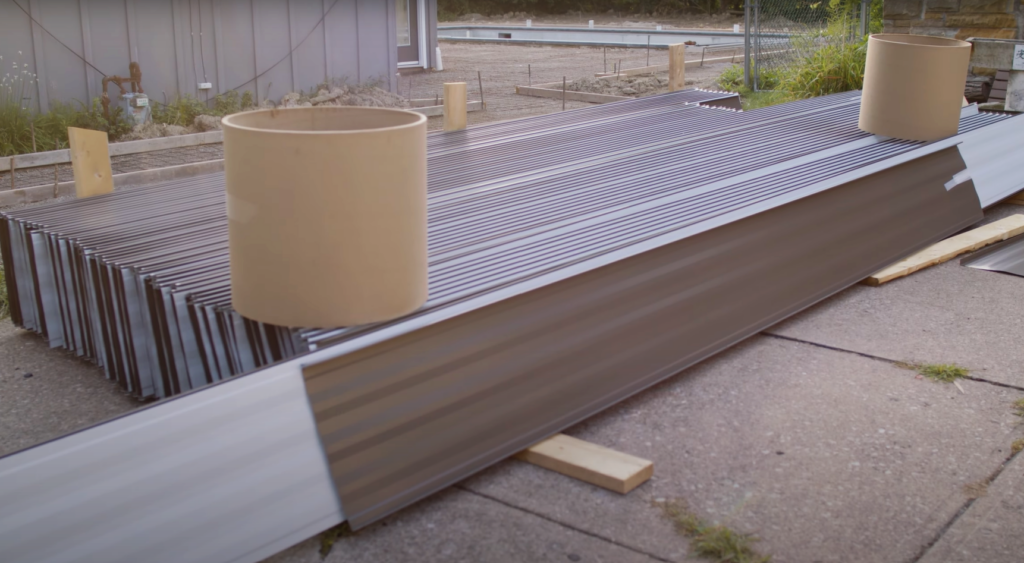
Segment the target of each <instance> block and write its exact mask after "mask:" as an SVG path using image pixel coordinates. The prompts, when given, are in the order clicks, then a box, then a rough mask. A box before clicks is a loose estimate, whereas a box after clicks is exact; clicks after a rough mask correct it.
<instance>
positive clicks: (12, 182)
mask: <svg viewBox="0 0 1024 563" xmlns="http://www.w3.org/2000/svg"><path fill="white" fill-rule="evenodd" d="M562 103H565V102H562ZM11 189H12V190H13V189H14V157H13V156H12V157H11Z"/></svg>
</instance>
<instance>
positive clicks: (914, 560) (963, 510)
mask: <svg viewBox="0 0 1024 563" xmlns="http://www.w3.org/2000/svg"><path fill="white" fill-rule="evenodd" d="M761 334H763V335H764V336H768V337H771V338H778V339H779V340H788V341H790V342H796V343H798V344H806V345H808V346H815V347H817V348H824V349H826V350H832V351H834V352H841V353H846V354H854V355H857V356H861V357H864V358H869V359H872V360H876V361H879V362H887V363H890V364H898V363H903V362H900V361H899V360H893V359H890V358H883V357H881V356H875V355H873V354H866V353H864V352H857V351H854V350H846V349H844V348H838V347H836V346H829V345H827V344H819V343H817V342H810V341H807V340H801V339H799V338H793V337H791V336H783V335H781V334H772V333H770V332H762V333H761ZM964 379H970V380H971V381H977V382H978V383H987V384H989V385H995V386H997V387H1005V388H1007V389H1014V390H1016V391H1024V388H1021V387H1017V386H1015V385H1008V384H1006V383H1000V382H998V381H990V380H988V379H983V378H981V377H974V376H967V377H965V378H964ZM1018 455H1020V452H1018V453H1011V454H1010V455H1009V456H1008V457H1007V458H1006V459H1005V460H1003V462H1002V463H1000V464H999V466H998V467H996V469H995V470H994V471H993V472H992V473H990V474H989V476H988V478H986V479H985V483H992V482H994V481H995V480H996V479H997V478H999V475H1000V474H1002V472H1003V470H1005V469H1006V466H1008V465H1009V464H1010V462H1011V461H1013V458H1014V457H1016V456H1018ZM978 498H981V497H977V498H968V499H967V500H966V501H964V503H963V505H962V506H961V507H960V509H959V510H957V511H956V513H955V514H954V515H953V517H952V518H950V519H949V521H948V522H946V523H945V524H944V525H943V526H942V527H941V528H939V531H938V532H937V533H936V534H935V536H934V537H933V538H932V539H931V541H929V542H928V543H926V544H925V545H924V546H922V547H921V550H920V551H919V552H918V553H917V555H915V556H914V557H912V558H910V559H909V560H908V561H907V563H917V562H918V561H920V560H921V559H922V558H924V556H925V555H927V554H928V552H929V551H930V550H931V549H932V548H933V547H935V544H937V543H939V540H941V539H942V536H944V535H946V532H948V531H949V529H950V528H952V527H953V525H954V524H956V522H957V520H959V519H960V517H961V516H963V515H964V514H966V513H967V511H968V510H970V508H971V506H972V505H974V503H975V501H977V500H978Z"/></svg>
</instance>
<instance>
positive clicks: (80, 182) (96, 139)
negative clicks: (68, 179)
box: [68, 127, 114, 198]
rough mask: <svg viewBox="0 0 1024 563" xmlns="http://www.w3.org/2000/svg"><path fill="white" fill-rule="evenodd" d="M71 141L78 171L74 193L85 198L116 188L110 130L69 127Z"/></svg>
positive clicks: (74, 169)
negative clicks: (109, 139) (108, 132)
mask: <svg viewBox="0 0 1024 563" xmlns="http://www.w3.org/2000/svg"><path fill="white" fill-rule="evenodd" d="M68 145H69V150H70V151H71V169H72V172H74V175H75V195H76V196H78V197H79V198H82V197H90V196H94V195H100V194H108V193H110V192H112V191H114V179H113V175H114V174H113V171H112V170H111V169H110V149H109V145H108V143H107V133H106V132H105V131H93V130H91V129H79V128H77V127H68Z"/></svg>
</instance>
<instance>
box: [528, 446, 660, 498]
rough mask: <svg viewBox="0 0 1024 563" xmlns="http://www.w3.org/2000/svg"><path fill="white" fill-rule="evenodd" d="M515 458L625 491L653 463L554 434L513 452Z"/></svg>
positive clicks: (649, 471)
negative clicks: (516, 452)
mask: <svg viewBox="0 0 1024 563" xmlns="http://www.w3.org/2000/svg"><path fill="white" fill-rule="evenodd" d="M516 458H517V459H521V460H523V461H527V462H529V463H532V464H534V465H538V466H540V467H543V468H545V469H550V470H552V471H556V472H558V473H561V474H563V475H567V476H569V477H572V478H574V479H579V480H580V481H586V482H587V483H590V484H592V485H597V486H598V487H602V488H605V489H608V490H609V491H615V492H617V493H622V494H626V493H628V492H629V491H632V490H633V489H635V488H637V487H638V486H640V484H642V483H643V482H645V481H647V480H648V479H650V478H651V475H653V474H654V464H653V463H652V462H650V461H647V460H646V459H640V458H638V457H635V456H631V455H629V454H624V453H622V452H617V451H615V450H610V449H608V448H606V447H604V446H599V445H597V444H591V443H590V442H585V441H583V440H578V439H576V438H573V437H572V436H566V435H565V434H556V435H554V436H552V437H550V438H548V439H547V440H544V441H543V442H540V443H537V444H534V445H533V446H531V447H530V448H528V449H525V450H523V451H521V452H519V453H518V454H516Z"/></svg>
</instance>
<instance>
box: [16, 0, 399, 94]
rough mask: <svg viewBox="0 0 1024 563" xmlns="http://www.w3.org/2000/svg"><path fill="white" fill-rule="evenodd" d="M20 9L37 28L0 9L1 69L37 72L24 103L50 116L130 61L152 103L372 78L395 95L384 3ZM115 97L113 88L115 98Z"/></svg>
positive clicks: (88, 2)
mask: <svg viewBox="0 0 1024 563" xmlns="http://www.w3.org/2000/svg"><path fill="white" fill-rule="evenodd" d="M18 3H19V5H20V6H22V7H23V8H25V10H27V11H29V12H30V13H32V14H33V17H34V18H35V19H36V20H37V21H38V22H39V24H40V25H35V24H32V23H31V20H30V18H29V16H28V15H27V14H26V13H25V12H24V11H22V10H21V9H19V7H18V5H16V4H15V3H14V2H0V55H2V56H3V61H2V63H0V69H2V70H3V72H4V73H6V72H9V71H11V70H12V67H11V64H12V63H14V62H18V63H19V66H20V65H21V64H22V63H25V64H27V65H28V69H29V70H30V71H31V72H33V73H36V74H38V75H39V78H40V80H39V83H38V84H36V85H35V86H34V87H33V89H32V92H31V97H32V101H31V104H32V106H33V107H35V108H37V109H40V110H43V111H46V110H48V109H49V106H50V103H49V102H50V100H60V101H63V102H72V101H74V100H77V101H81V102H86V103H88V101H89V100H91V99H92V98H95V97H97V96H99V95H100V88H101V81H102V79H103V76H102V74H101V72H102V73H103V74H106V75H119V76H127V75H128V63H129V62H131V61H132V60H136V61H138V62H139V64H140V65H141V67H142V86H143V88H144V89H145V90H146V92H147V93H148V94H149V95H150V96H151V97H153V98H154V99H155V100H156V101H159V102H162V101H164V97H165V96H166V98H167V99H168V100H171V99H173V98H174V97H175V96H177V95H180V94H191V95H194V96H198V97H199V98H200V99H206V98H209V97H213V96H214V95H216V94H218V93H222V92H225V91H228V90H231V89H237V90H240V91H245V90H249V91H252V92H253V93H254V94H258V98H259V99H260V100H263V99H265V98H267V97H268V95H269V97H270V98H274V99H277V98H280V97H281V96H282V95H284V94H285V93H287V92H289V91H296V90H301V89H304V90H309V89H310V88H312V87H314V86H315V85H316V84H317V83H319V82H320V81H322V80H323V79H324V78H326V77H330V78H337V79H342V78H343V79H346V80H347V81H348V82H349V83H355V82H366V81H370V80H380V81H382V82H383V85H382V87H384V88H390V89H392V90H393V89H394V88H395V87H396V81H395V76H394V75H395V71H396V69H397V52H396V46H395V44H394V43H395V41H394V39H395V33H396V31H395V24H394V6H393V5H392V3H390V2H380V1H379V0H337V2H336V3H335V0H287V1H282V0H191V1H190V0H152V1H151V0H77V1H75V0H71V1H67V0H18ZM332 6H333V8H332ZM328 11H329V12H328ZM325 13H326V16H325ZM321 20H323V21H321ZM44 28H45V30H46V31H43V29H44ZM47 32H49V33H47ZM51 34H52V35H51ZM54 36H55V37H57V38H60V42H63V43H64V44H66V45H67V47H64V46H63V45H61V44H60V42H58V41H57V39H55V38H54ZM303 39H305V41H304V42H303ZM68 48H70V49H72V50H73V51H74V52H71V51H69V50H68ZM292 49H295V50H294V52H292ZM18 51H21V52H22V54H21V55H20V56H19V55H18ZM83 59H86V60H88V61H89V62H90V63H92V64H93V65H95V66H96V68H98V69H99V71H100V72H97V71H95V70H92V69H91V68H89V67H88V65H86V63H85V62H84V61H83ZM20 70H21V68H19V71H20ZM257 75H259V77H258V78H256V76H257ZM200 82H210V83H212V84H213V88H212V89H211V90H210V91H208V92H203V91H200V90H199V89H198V83H200ZM257 90H258V92H257ZM115 94H116V88H112V89H111V96H114V95H115Z"/></svg>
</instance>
